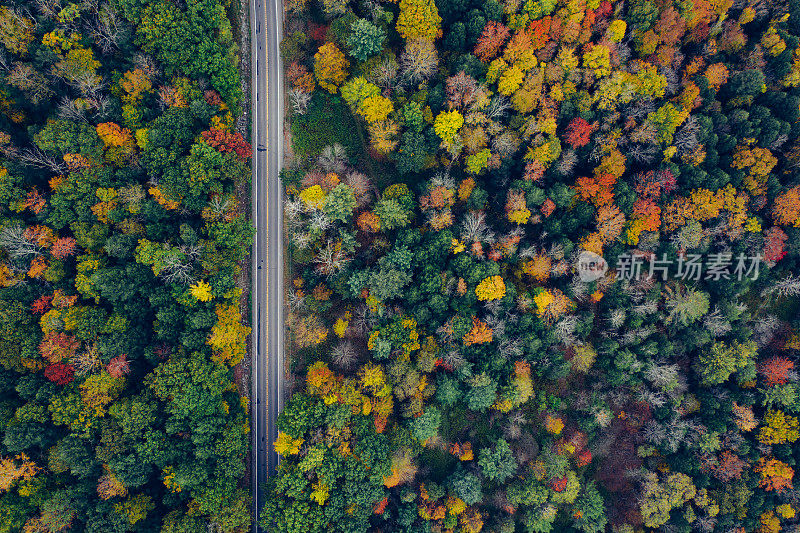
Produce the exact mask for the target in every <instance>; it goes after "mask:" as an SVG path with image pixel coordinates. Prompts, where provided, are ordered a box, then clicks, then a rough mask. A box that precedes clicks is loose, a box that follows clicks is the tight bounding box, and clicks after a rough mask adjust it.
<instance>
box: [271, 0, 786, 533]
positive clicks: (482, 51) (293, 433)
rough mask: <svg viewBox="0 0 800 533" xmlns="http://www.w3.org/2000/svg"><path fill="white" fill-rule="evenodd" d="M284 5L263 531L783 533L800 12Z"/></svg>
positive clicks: (436, 2)
mask: <svg viewBox="0 0 800 533" xmlns="http://www.w3.org/2000/svg"><path fill="white" fill-rule="evenodd" d="M285 4H286V6H285V7H286V10H287V20H286V25H285V32H284V33H285V39H284V41H283V43H282V45H281V48H282V54H283V58H284V63H285V65H286V78H287V93H288V99H287V101H288V104H289V107H290V109H289V110H288V111H289V117H288V119H289V121H290V123H291V141H292V151H293V158H292V160H291V161H289V164H288V166H287V168H286V169H285V170H284V171H283V174H282V178H283V183H284V185H285V187H286V192H287V200H286V204H285V212H286V225H287V242H288V253H289V255H290V257H291V270H290V272H289V273H288V274H287V279H289V280H290V285H291V286H290V287H289V289H288V293H289V294H288V304H287V305H288V309H289V310H290V313H289V315H288V316H289V320H288V323H289V327H290V333H291V335H290V337H291V346H290V352H291V375H290V378H291V379H290V385H291V399H290V400H289V401H287V404H286V407H285V409H284V411H283V413H282V414H281V416H280V418H279V429H280V433H279V437H278V440H277V441H276V443H275V446H276V450H277V451H278V453H279V454H280V455H281V463H280V466H279V468H278V473H277V475H276V476H274V477H273V478H272V479H270V480H269V483H268V485H267V487H266V488H265V490H266V496H267V498H266V503H265V506H264V509H263V512H262V513H261V516H260V520H261V524H262V526H263V527H264V528H265V529H266V530H267V531H276V532H278V531H279V532H289V533H308V532H312V533H313V532H334V531H335V532H348V533H349V532H367V531H374V532H384V533H390V532H392V533H393V532H407V533H445V532H449V533H475V532H478V531H487V532H493V533H494V532H497V533H512V532H525V533H547V532H551V531H552V532H586V533H600V532H606V531H609V532H615V533H634V532H636V533H639V532H642V533H643V532H650V531H659V532H664V533H689V532H724V533H749V532H759V533H779V532H793V531H794V532H797V531H800V516H798V513H799V512H800V492H798V490H797V489H796V488H795V487H794V486H793V483H794V481H795V470H796V469H798V468H799V467H800V466H799V465H798V459H800V442H798V441H799V440H800V429H799V428H798V416H799V415H798V411H800V397H799V396H798V394H800V389H799V388H798V373H797V364H798V356H799V355H800V4H798V3H797V2H795V1H791V0H399V1H393V0H382V1H381V0H359V1H357V2H356V1H350V0H321V1H314V0H287V1H286V2H285ZM586 258H589V259H592V258H594V260H595V262H596V263H597V261H600V263H597V264H602V262H603V261H604V262H605V264H606V265H607V266H608V268H607V270H605V271H602V270H601V271H599V272H598V271H593V274H594V275H592V276H586V275H584V274H586V272H584V271H580V270H579V268H578V267H579V265H580V264H581V261H584V260H585V259H586ZM798 482H799V483H800V480H799V481H798Z"/></svg>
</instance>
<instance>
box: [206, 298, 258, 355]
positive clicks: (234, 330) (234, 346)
mask: <svg viewBox="0 0 800 533" xmlns="http://www.w3.org/2000/svg"><path fill="white" fill-rule="evenodd" d="M216 314H217V323H216V324H214V327H213V328H211V336H210V337H209V338H208V344H209V346H211V348H212V350H213V352H214V353H213V355H212V357H211V358H212V359H213V360H214V361H217V362H218V363H225V364H227V365H229V366H235V365H237V364H239V362H240V361H241V360H242V358H243V357H244V352H245V339H246V337H247V335H248V334H249V333H250V328H248V327H247V326H244V325H242V315H241V313H240V312H239V306H238V305H236V304H223V305H217V310H216Z"/></svg>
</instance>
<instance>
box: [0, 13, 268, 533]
mask: <svg viewBox="0 0 800 533" xmlns="http://www.w3.org/2000/svg"><path fill="white" fill-rule="evenodd" d="M227 6H228V2H220V1H218V0H187V1H185V2H171V1H166V0H114V1H111V2H107V1H104V0H88V1H81V2H68V1H66V0H37V1H16V2H15V1H4V2H2V5H0V44H1V45H2V46H0V425H2V430H0V532H4V533H5V532H15V533H16V532H25V533H34V532H42V533H56V532H66V531H74V532H94V533H123V532H133V531H142V532H145V531H147V532H156V531H162V532H164V533H177V532H186V533H190V532H191V533H195V532H200V531H224V532H244V531H248V530H249V526H250V496H249V493H248V490H247V489H246V488H245V487H244V486H243V485H242V484H241V479H242V477H243V475H244V470H245V460H246V457H247V453H248V449H249V446H248V430H249V427H248V414H247V409H248V406H247V399H246V398H243V397H240V395H239V393H238V392H237V389H236V385H235V384H234V382H233V381H232V379H233V372H232V370H231V368H232V367H233V366H235V365H236V364H238V363H239V362H240V361H242V358H243V357H244V355H245V340H246V336H247V334H248V332H249V330H248V328H246V327H244V326H243V325H242V324H241V320H242V317H241V316H240V312H239V299H240V296H241V291H240V289H238V288H237V287H236V284H235V281H236V279H237V276H238V275H239V273H240V272H239V267H238V266H237V263H238V262H239V261H241V260H242V259H243V257H244V255H245V254H246V252H247V248H248V245H249V243H250V239H251V236H252V230H251V225H250V223H249V221H248V220H247V218H246V214H245V213H244V211H245V208H244V206H240V205H238V203H237V200H236V195H235V189H236V186H237V184H240V183H241V182H243V181H244V182H246V180H248V179H249V159H250V147H249V146H248V144H247V142H245V140H244V139H243V138H242V136H241V135H240V134H239V133H236V132H235V131H234V128H233V126H234V123H235V121H236V118H237V117H238V115H239V114H240V112H241V96H242V95H241V88H240V78H239V75H238V70H237V68H238V67H237V64H238V58H237V52H236V49H235V46H234V43H233V41H232V37H231V27H230V23H229V19H228V14H227V13H226V8H227Z"/></svg>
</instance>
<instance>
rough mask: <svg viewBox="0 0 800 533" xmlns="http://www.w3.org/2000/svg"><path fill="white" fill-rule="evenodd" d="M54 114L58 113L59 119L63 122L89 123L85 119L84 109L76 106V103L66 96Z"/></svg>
mask: <svg viewBox="0 0 800 533" xmlns="http://www.w3.org/2000/svg"><path fill="white" fill-rule="evenodd" d="M56 113H58V117H59V118H61V119H64V120H74V121H76V122H89V121H88V119H87V118H86V107H82V106H78V104H77V101H76V100H73V99H72V98H70V97H68V96H65V97H64V98H62V99H61V102H60V103H59V104H58V109H57V111H56Z"/></svg>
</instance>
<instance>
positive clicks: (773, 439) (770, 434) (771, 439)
mask: <svg viewBox="0 0 800 533" xmlns="http://www.w3.org/2000/svg"><path fill="white" fill-rule="evenodd" d="M764 423H765V425H764V427H762V428H761V431H759V433H758V440H759V441H761V442H762V443H764V444H783V443H785V442H795V441H796V440H797V439H798V438H800V431H798V428H799V427H800V426H798V422H797V418H795V417H793V416H789V415H787V414H786V413H784V412H783V411H774V410H772V409H770V410H769V411H767V414H766V416H765V417H764Z"/></svg>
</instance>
